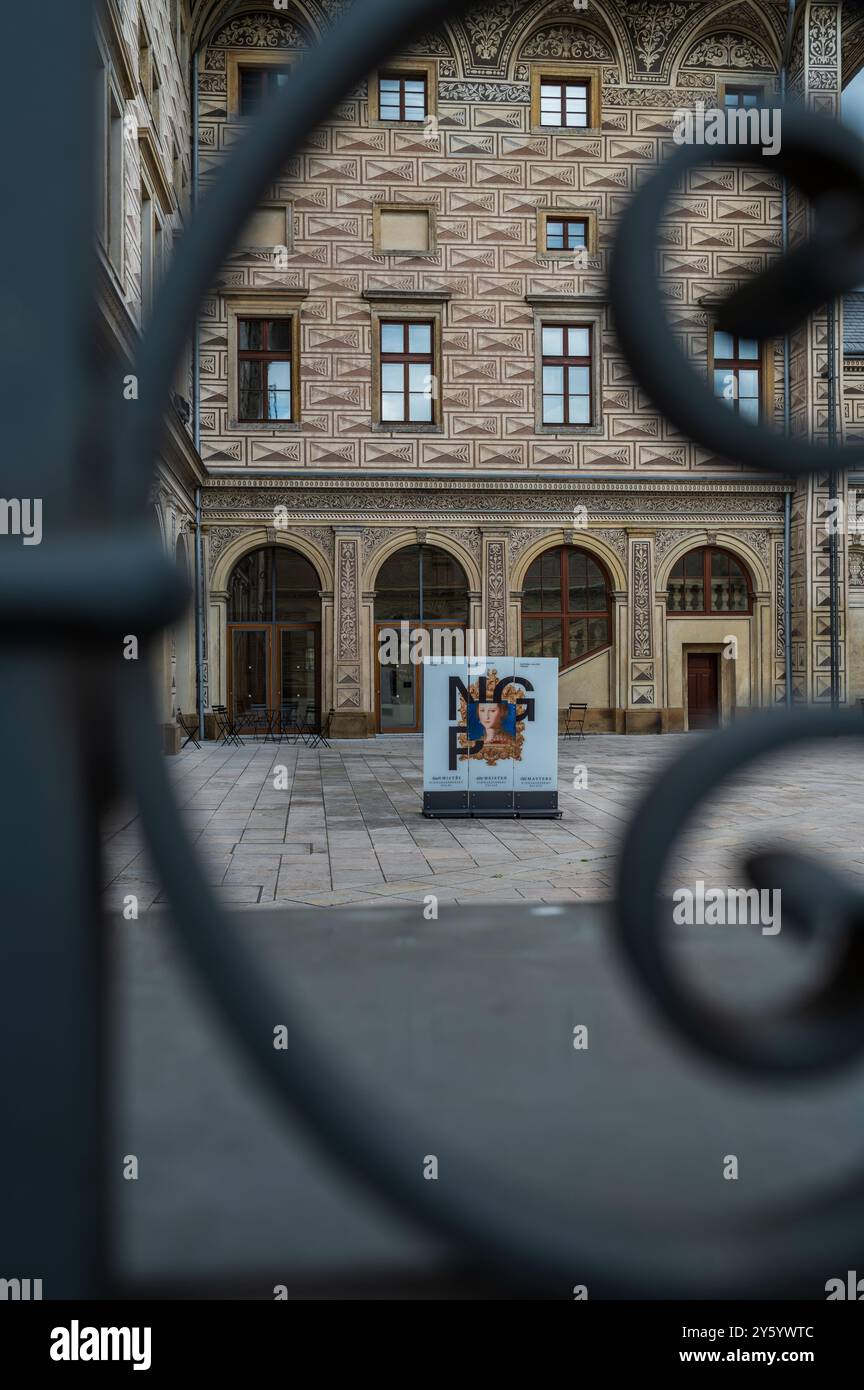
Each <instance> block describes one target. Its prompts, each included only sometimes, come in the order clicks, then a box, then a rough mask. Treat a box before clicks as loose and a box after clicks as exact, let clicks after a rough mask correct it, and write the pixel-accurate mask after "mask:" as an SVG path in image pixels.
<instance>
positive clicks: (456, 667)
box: [423, 656, 561, 820]
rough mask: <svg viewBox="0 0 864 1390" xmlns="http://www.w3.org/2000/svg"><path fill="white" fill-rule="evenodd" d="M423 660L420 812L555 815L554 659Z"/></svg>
mask: <svg viewBox="0 0 864 1390" xmlns="http://www.w3.org/2000/svg"><path fill="white" fill-rule="evenodd" d="M424 664H425V667H426V670H425V672H424V680H423V691H424V710H423V815H424V816H425V817H426V818H427V819H432V818H435V819H445V818H446V819H452V818H457V817H458V818H461V817H467V818H473V817H483V818H484V819H487V818H488V819H496V818H498V819H511V820H512V819H523V818H526V817H531V818H535V817H537V818H545V819H549V820H555V819H558V818H559V817H560V816H561V812H560V811H559V809H558V662H557V660H554V659H552V658H550V657H512V656H498V657H486V658H484V659H483V660H482V661H479V662H471V663H469V662H465V661H448V660H446V659H443V658H442V659H440V660H439V659H435V658H433V659H430V660H428V661H427V662H426V663H424Z"/></svg>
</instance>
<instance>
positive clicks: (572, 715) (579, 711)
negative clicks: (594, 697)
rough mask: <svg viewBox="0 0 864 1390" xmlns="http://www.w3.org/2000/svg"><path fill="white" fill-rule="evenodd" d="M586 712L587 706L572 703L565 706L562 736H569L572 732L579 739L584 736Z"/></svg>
mask: <svg viewBox="0 0 864 1390" xmlns="http://www.w3.org/2000/svg"><path fill="white" fill-rule="evenodd" d="M587 713H588V706H587V704H586V705H574V704H570V705H568V706H567V717H566V718H565V720H564V737H565V738H571V737H572V735H573V734H574V733H576V734H578V735H579V737H580V738H581V739H584V737H585V716H586V715H587Z"/></svg>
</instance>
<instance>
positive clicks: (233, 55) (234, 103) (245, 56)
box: [227, 48, 300, 121]
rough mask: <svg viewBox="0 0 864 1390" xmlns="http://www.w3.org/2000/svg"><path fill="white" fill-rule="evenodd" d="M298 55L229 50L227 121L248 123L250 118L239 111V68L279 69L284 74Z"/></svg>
mask: <svg viewBox="0 0 864 1390" xmlns="http://www.w3.org/2000/svg"><path fill="white" fill-rule="evenodd" d="M299 60H300V55H299V54H298V53H297V52H295V51H294V50H293V49H288V48H277V49H272V50H270V49H256V48H243V49H240V48H237V49H233V50H229V52H228V58H227V67H228V119H229V121H230V120H234V121H249V120H252V119H254V118H253V117H252V116H244V115H243V114H242V113H241V111H240V70H241V68H281V69H283V70H284V71H286V72H290V70H291V69H292V68H293V67H295V66H296V64H297V63H298V62H299Z"/></svg>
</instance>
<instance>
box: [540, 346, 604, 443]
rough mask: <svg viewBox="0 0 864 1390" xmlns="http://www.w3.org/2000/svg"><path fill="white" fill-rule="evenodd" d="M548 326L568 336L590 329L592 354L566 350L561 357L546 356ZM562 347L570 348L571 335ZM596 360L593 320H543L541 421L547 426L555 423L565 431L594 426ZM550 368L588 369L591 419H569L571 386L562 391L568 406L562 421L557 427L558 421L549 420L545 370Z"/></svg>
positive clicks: (590, 349) (590, 350) (564, 369)
mask: <svg viewBox="0 0 864 1390" xmlns="http://www.w3.org/2000/svg"><path fill="white" fill-rule="evenodd" d="M547 328H548V329H551V330H553V331H555V332H557V331H558V330H560V331H561V332H562V333H567V334H568V335H569V333H571V332H577V333H582V332H586V331H587V333H588V355H587V357H571V356H569V354H568V352H565V353H564V355H563V356H561V357H556V356H547V355H546V351H545V349H544V347H543V334H544V333H545V331H546V329H547ZM562 346H565V347H567V348H568V349H569V337H568V339H567V341H566V343H562ZM593 361H594V326H593V324H590V323H571V322H570V321H569V320H561V321H558V322H554V323H550V322H546V321H545V320H544V321H543V322H541V324H540V394H541V400H540V418H541V420H542V421H543V424H544V425H545V426H546V427H547V429H549V428H552V427H553V426H555V427H556V428H558V429H561V430H571V429H573V428H576V429H580V428H584V429H590V428H591V426H592V425H593V424H594V423H595V421H594V414H595V411H594V400H593V396H592V391H591V367H592V364H593ZM547 367H561V368H562V370H563V371H564V372H569V371H570V368H571V367H581V368H587V371H588V416H589V418H588V419H587V420H569V419H568V418H567V416H568V414H569V412H570V397H571V394H572V393H571V391H570V390H569V389H565V390H564V391H563V392H562V394H561V400H562V402H563V409H564V419H563V420H562V421H561V422H560V423H559V424H557V426H556V425H555V422H554V421H550V420H547V419H546V394H547V393H546V391H545V390H544V389H543V375H544V373H545V370H546V368H547ZM566 385H567V387H568V388H569V381H568V382H567V383H566ZM555 398H556V399H557V395H556V397H555ZM581 398H582V397H581V394H580V399H581Z"/></svg>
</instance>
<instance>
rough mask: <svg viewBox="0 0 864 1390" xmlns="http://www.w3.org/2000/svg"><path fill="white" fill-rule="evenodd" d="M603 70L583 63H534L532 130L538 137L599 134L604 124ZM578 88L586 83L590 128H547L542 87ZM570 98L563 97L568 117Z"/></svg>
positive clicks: (549, 126) (557, 126)
mask: <svg viewBox="0 0 864 1390" xmlns="http://www.w3.org/2000/svg"><path fill="white" fill-rule="evenodd" d="M602 81H603V79H602V71H601V69H600V67H598V66H590V65H585V64H582V63H578V64H576V63H567V62H563V63H532V64H531V130H532V132H533V133H534V134H537V135H579V134H582V135H584V134H587V133H589V132H591V133H594V134H596V133H597V131H598V130H599V129H600V127H601V125H602V120H603V117H602V92H603V87H602ZM548 84H555V85H559V84H560V85H562V86H577V85H580V84H584V85H585V86H586V88H587V96H586V121H587V124H586V125H584V126H583V125H544V124H543V123H542V120H541V116H542V104H541V100H542V88H543V86H544V85H548ZM565 105H566V98H564V97H563V94H562V115H564V116H566V114H567V113H566V110H565V109H564V108H565Z"/></svg>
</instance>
